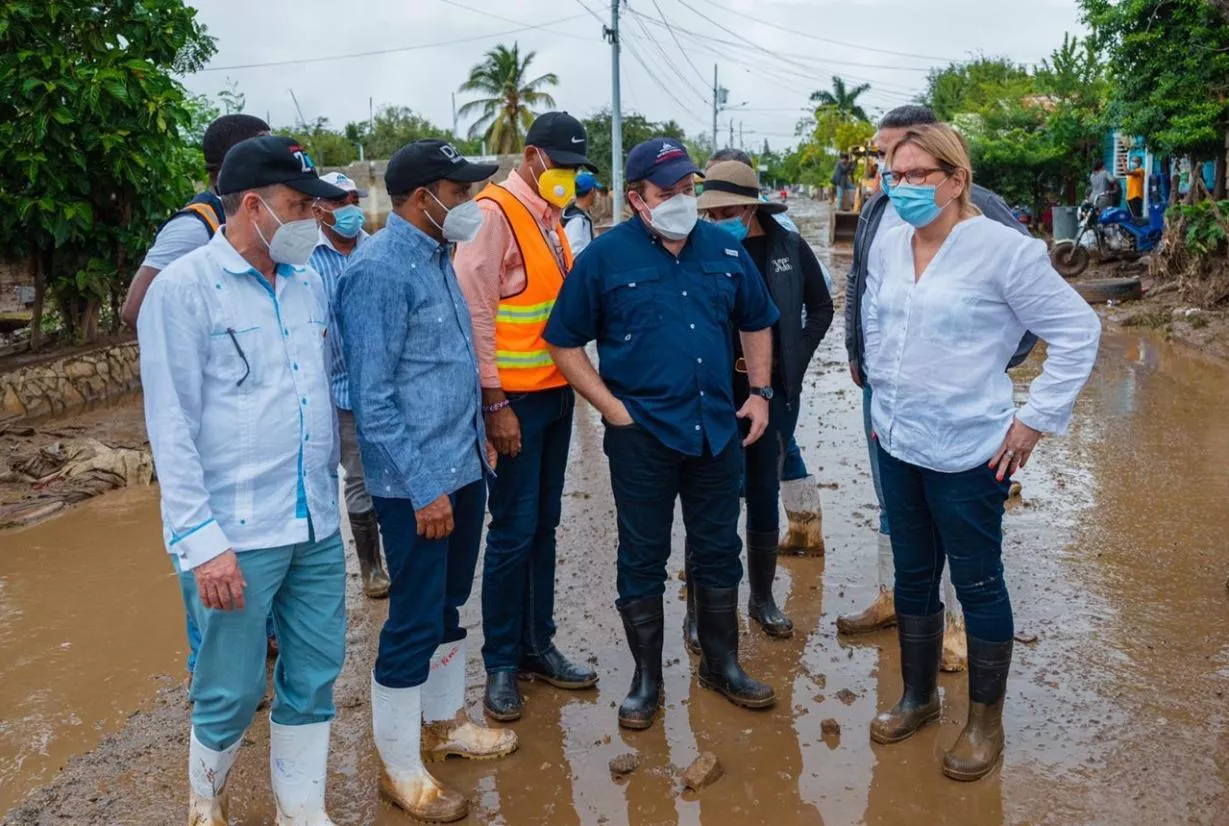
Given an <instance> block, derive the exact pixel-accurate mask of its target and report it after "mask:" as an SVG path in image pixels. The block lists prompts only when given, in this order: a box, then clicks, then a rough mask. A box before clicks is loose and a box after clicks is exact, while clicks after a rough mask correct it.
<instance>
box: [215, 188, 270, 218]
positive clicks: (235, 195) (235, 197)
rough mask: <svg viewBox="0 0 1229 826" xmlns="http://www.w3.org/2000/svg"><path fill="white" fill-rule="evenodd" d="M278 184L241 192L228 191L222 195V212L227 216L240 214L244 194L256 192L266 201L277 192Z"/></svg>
mask: <svg viewBox="0 0 1229 826" xmlns="http://www.w3.org/2000/svg"><path fill="white" fill-rule="evenodd" d="M278 186H279V185H278V184H270V185H269V186H261V187H256V188H255V189H244V190H242V191H240V192H228V193H226V194H225V195H222V196H220V197H221V198H222V212H223V213H224V214H225V215H226V217H227V218H230V217H231V216H233V215H237V214H239V207H240V206H241V205H242V204H243V196H244V195H246V194H248V193H249V192H255V193H256V194H257V195H259V196H260V197H261V198H262V199H263V200H264V201H265V202H266V203H267V202H268V200H269V199H270V198H272V197H273V194H274V193H275V192H277V187H278Z"/></svg>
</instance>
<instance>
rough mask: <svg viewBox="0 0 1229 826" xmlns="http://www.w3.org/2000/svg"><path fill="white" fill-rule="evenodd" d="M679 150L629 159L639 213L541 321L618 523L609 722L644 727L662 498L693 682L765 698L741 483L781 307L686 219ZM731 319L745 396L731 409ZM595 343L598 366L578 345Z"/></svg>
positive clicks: (764, 411) (715, 237) (688, 206)
mask: <svg viewBox="0 0 1229 826" xmlns="http://www.w3.org/2000/svg"><path fill="white" fill-rule="evenodd" d="M698 171H699V170H697V169H696V167H695V165H694V164H693V163H692V162H691V158H690V157H688V155H687V152H686V150H684V149H683V148H682V144H680V143H679V142H678V141H674V140H671V139H667V138H655V139H653V140H649V141H646V142H644V143H642V144H640V145H639V146H637V147H636V148H634V149H633V150H632V151H631V153H630V154H629V155H628V158H627V179H628V181H630V182H631V183H630V185H629V187H628V200H629V202H630V203H631V205H632V208H633V209H634V210H635V211H636V217H634V218H632V219H631V220H630V221H628V222H626V223H623V224H620V225H619V226H617V227H615V228H614V229H612V230H610V231H609V232H607V233H605V234H604V235H602V236H600V237H599V238H597V239H596V240H595V241H594V242H593V243H592V244H591V245H590V246H589V247H588V249H586V250H585V254H584V255H582V256H581V257H580V258H579V259H577V261H576V264H575V265H574V266H573V268H572V272H571V274H570V275H569V276H568V279H567V280H566V281H565V282H564V283H563V289H562V291H561V292H560V293H559V298H558V300H557V301H556V303H555V308H554V311H553V312H552V314H551V318H550V322H549V324H548V325H547V328H546V340H547V342H548V343H549V344H550V345H551V355H552V356H553V357H554V359H555V364H557V365H558V366H559V369H560V370H561V371H563V374H564V376H566V377H567V379H568V381H569V382H570V383H571V385H572V387H573V388H575V390H576V392H578V393H580V394H581V395H582V396H584V397H585V398H586V399H588V400H589V401H590V402H591V403H592V404H593V405H594V407H596V408H597V409H598V410H600V411H601V412H602V415H603V417H604V419H605V421H606V436H605V449H606V455H607V456H608V457H609V459H610V482H611V487H612V488H613V490H614V496H615V505H616V507H617V508H618V521H619V579H618V588H619V603H618V605H619V612H620V613H621V614H622V615H623V627H624V631H625V632H626V634H627V640H628V644H629V645H630V646H631V649H632V654H633V656H634V657H635V660H636V671H635V677H634V678H633V681H632V687H631V691H630V692H629V694H628V697H627V699H626V700H625V701H624V703H623V705H622V707H620V709H619V723H620V725H623V726H625V727H627V728H639V729H643V728H648V727H649V726H650V725H652V723H653V718H654V717H655V716H656V714H657V709H658V706H659V704H660V696H661V667H662V664H661V651H662V634H663V631H662V625H663V618H662V594H663V593H664V592H665V580H666V562H667V561H668V560H669V558H670V532H671V526H672V524H673V521H674V502H675V499H681V500H682V504H683V522H684V524H685V525H686V528H687V543H688V546H689V547H690V548H691V550H692V552H693V562H694V566H693V570H692V573H693V580H694V581H692V582H688V583H687V587H688V588H694V589H695V590H696V607H697V625H698V627H699V637H700V648H701V655H700V668H699V678H700V684H701V685H703V686H704V687H706V688H710V689H713V690H716V691H719V692H721V693H722V694H724V695H725V696H726V697H727V698H729V699H730V700H731V701H732V702H734V703H735V704H737V705H741V706H746V707H748V708H763V707H766V706H770V705H772V704H773V702H775V700H776V695H775V693H774V692H773V689H772V687H771V686H767V685H764V684H763V683H760V682H757V681H756V680H753V679H751V678H750V677H748V676H747V675H746V674H745V673H744V672H743V670H742V668H741V667H740V666H739V664H738V609H737V599H738V583H739V581H740V580H741V579H742V565H741V564H740V562H739V554H740V553H741V551H742V540H741V539H740V537H739V535H738V509H739V504H738V489H739V481H740V477H741V474H742V451H741V450H740V439H739V419H745V420H747V422H748V424H749V429H748V433H747V437H746V439H745V440H743V441H742V444H751V443H752V442H754V441H755V440H756V439H758V438H759V437H760V436H761V435H762V434H763V433H764V430H765V428H766V427H767V425H768V401H769V399H771V398H772V388H771V387H769V386H768V385H769V383H770V382H771V376H772V330H771V327H772V325H773V324H774V323H776V321H777V319H778V317H779V314H778V312H777V308H776V307H775V306H774V305H773V303H772V300H771V299H770V298H769V297H768V290H767V289H766V288H765V286H764V281H763V279H762V278H761V277H760V274H759V272H758V271H757V270H756V268H755V264H753V263H752V261H751V258H750V257H749V256H748V255H747V253H746V251H745V250H744V249H743V248H742V245H741V244H738V243H735V242H733V239H732V237H731V236H730V234H729V233H728V232H726V231H725V230H723V229H721V228H720V227H717V226H715V225H713V224H711V223H707V222H705V223H699V224H697V223H696V198H695V185H694V184H693V177H692V176H693V175H695V174H696V173H697V172H698ZM735 329H737V330H738V331H739V333H740V337H741V341H742V345H743V353H744V358H745V359H746V362H747V372H748V377H749V380H750V383H751V385H752V387H751V395H750V398H749V399H748V400H747V402H746V404H745V405H744V406H743V407H742V409H741V410H736V409H735V406H734V387H733V380H732V377H733V375H734V352H733V351H734V347H733V334H734V331H735ZM595 339H596V340H597V348H598V355H599V357H600V361H601V375H600V376H599V375H598V373H597V372H596V371H595V370H594V369H593V364H592V362H590V361H589V357H588V356H587V355H586V354H585V351H584V346H585V345H586V344H588V343H589V342H590V341H593V340H595Z"/></svg>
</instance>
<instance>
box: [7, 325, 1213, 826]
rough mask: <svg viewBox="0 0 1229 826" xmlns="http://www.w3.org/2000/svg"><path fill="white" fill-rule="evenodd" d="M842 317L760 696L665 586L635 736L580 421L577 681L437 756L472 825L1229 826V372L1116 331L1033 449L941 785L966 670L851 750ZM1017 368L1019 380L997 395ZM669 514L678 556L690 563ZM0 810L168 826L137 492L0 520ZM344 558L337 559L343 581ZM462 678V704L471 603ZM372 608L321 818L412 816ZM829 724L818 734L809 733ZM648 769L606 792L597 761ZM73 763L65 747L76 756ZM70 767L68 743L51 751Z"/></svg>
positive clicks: (815, 394) (175, 776)
mask: <svg viewBox="0 0 1229 826" xmlns="http://www.w3.org/2000/svg"><path fill="white" fill-rule="evenodd" d="M840 342H841V334H840V329H839V322H838V324H837V325H836V326H835V327H834V329H833V331H832V333H831V334H830V335H829V338H828V340H827V341H825V343H824V344H823V346H822V348H821V351H820V353H819V354H818V356H817V358H816V361H815V363H814V365H813V367H812V372H811V378H810V384H811V387H810V389H809V391H808V397H807V401H806V405H807V407H806V409H805V411H804V416H803V419H802V421H801V422H800V433H799V441H800V444H801V445H802V447H803V451H804V453H805V456H806V458H807V461H808V463H809V465H810V467H811V470H812V472H814V473H816V474H817V475H818V477H819V481H820V482H821V484H823V485H824V486H825V487H824V489H823V491H822V493H823V495H824V511H825V521H824V530H825V536H826V540H827V545H828V556H827V558H825V559H784V560H782V565H781V569H780V575H779V577H778V580H777V593H778V598H779V599H780V601H781V602H782V605H783V607H784V608H785V610H786V611H787V612H788V613H789V614H790V615H791V616H792V618H793V620H794V623H795V626H796V628H797V633H796V634H795V636H794V638H793V639H791V640H786V641H770V640H768V639H766V638H765V637H764V636H763V635H762V634H760V633H759V632H758V630H753V629H752V628H750V627H746V626H745V627H744V632H745V633H744V635H743V638H742V645H743V652H744V655H743V659H744V664H745V665H746V666H747V668H748V670H749V671H751V672H752V673H754V674H755V675H756V676H759V677H761V678H764V679H767V680H769V681H770V682H772V683H773V684H774V685H775V687H776V689H777V692H778V695H779V697H780V702H779V704H778V705H777V707H776V708H774V709H772V710H769V711H766V712H751V711H744V710H739V709H735V708H734V707H732V706H730V705H729V704H728V703H726V702H725V701H724V700H721V699H719V698H718V697H716V696H714V695H713V694H711V693H709V692H706V691H704V690H702V689H700V687H699V685H698V683H697V682H696V681H695V679H694V677H693V670H694V662H693V661H692V660H691V658H690V657H689V656H688V655H687V653H686V652H685V650H684V648H683V645H682V637H681V633H680V631H679V629H680V628H681V625H682V617H683V609H684V603H683V601H682V600H681V599H676V598H675V597H676V596H677V595H678V594H679V592H680V588H681V583H679V582H677V581H672V582H671V583H670V585H669V588H668V592H667V596H668V599H667V604H666V605H667V614H668V616H667V635H666V651H665V657H666V661H667V667H666V692H667V706H666V709H665V713H664V715H662V717H661V718H659V722H658V723H656V724H655V725H654V727H653V728H652V729H650V730H649V731H646V732H639V733H630V732H622V731H620V730H619V729H618V727H617V724H616V721H615V706H617V704H618V702H619V701H620V700H621V699H622V697H623V695H624V692H625V690H626V687H627V684H628V681H629V679H630V677H631V660H630V656H629V655H628V653H627V651H626V645H625V643H624V640H623V632H622V628H621V625H620V623H619V619H618V616H617V614H616V612H615V611H614V608H613V603H614V599H615V592H614V572H615V569H614V556H615V533H614V505H613V502H612V500H611V496H610V490H609V483H608V478H607V474H606V466H605V459H604V457H603V456H602V450H601V435H602V430H601V425H600V423H599V422H598V419H597V417H596V415H594V414H593V412H592V411H591V410H590V409H589V408H588V407H587V406H585V405H581V406H580V407H579V408H578V415H577V421H576V428H575V433H574V439H573V453H572V464H571V470H570V473H569V477H568V485H567V492H566V498H565V500H564V503H565V504H564V520H563V525H562V527H561V530H560V570H559V584H560V587H559V592H558V602H559V607H558V620H559V629H560V630H559V636H558V639H557V642H558V644H559V645H560V647H562V648H563V649H564V650H566V651H567V652H568V653H569V654H571V655H575V656H580V657H592V658H594V661H595V663H596V668H597V669H598V671H599V673H600V674H601V682H600V684H599V686H598V688H597V690H595V691H591V692H580V693H569V692H563V691H558V690H555V689H553V688H550V687H546V686H543V685H541V684H522V686H523V691H524V693H525V695H526V696H527V698H528V699H527V703H526V713H525V717H524V719H523V720H521V721H520V722H518V723H515V724H513V727H514V728H515V729H516V730H517V731H518V732H519V733H520V736H521V749H520V751H519V752H517V753H516V754H515V755H513V756H512V757H511V758H509V759H507V760H504V761H499V762H491V763H463V762H458V761H453V762H449V763H448V764H446V765H443V766H439V767H438V768H437V770H436V771H437V773H438V776H440V777H441V778H442V779H444V780H445V781H446V782H448V783H450V784H451V785H453V786H454V787H456V788H459V789H461V790H463V791H464V792H466V793H467V794H468V795H469V796H470V797H471V799H472V800H473V801H474V803H475V805H474V806H473V808H472V810H471V814H470V817H469V820H468V821H467V822H469V823H474V824H479V823H481V824H488V823H489V824H508V826H520V825H521V824H564V825H565V826H567V825H569V824H585V825H586V826H591V825H594V824H611V826H616V825H617V824H627V825H628V826H640V825H641V824H699V825H700V826H734V824H738V826H754V824H777V825H778V826H780V825H781V824H827V825H828V826H842V825H844V824H859V823H866V824H938V823H951V824H978V825H979V826H980V825H981V824H985V826H997V824H1114V826H1121V825H1122V824H1170V823H1173V824H1218V825H1219V824H1229V788H1227V787H1229V717H1227V709H1229V700H1226V697H1225V693H1226V691H1227V690H1229V633H1227V630H1226V629H1229V598H1227V594H1226V589H1225V580H1226V576H1229V553H1227V551H1229V430H1227V429H1226V427H1225V426H1224V424H1223V412H1224V411H1225V410H1226V409H1227V408H1229V381H1226V379H1227V378H1229V371H1227V370H1226V369H1225V368H1223V367H1221V366H1218V365H1214V364H1210V363H1204V362H1202V361H1201V360H1200V359H1199V358H1198V357H1197V356H1193V355H1191V354H1189V353H1184V352H1179V351H1177V350H1175V349H1173V348H1171V347H1169V346H1167V345H1164V344H1160V343H1156V342H1154V341H1153V340H1152V339H1149V338H1148V337H1146V336H1144V335H1136V334H1126V333H1109V334H1107V335H1106V336H1105V338H1104V342H1103V353H1102V357H1101V360H1100V363H1099V365H1098V367H1097V370H1096V373H1095V374H1094V377H1093V379H1092V381H1091V383H1090V386H1089V388H1088V390H1087V391H1086V393H1085V395H1084V398H1083V399H1082V401H1081V403H1080V405H1079V408H1078V414H1077V419H1076V422H1075V424H1074V426H1073V428H1072V430H1071V433H1070V435H1069V437H1068V438H1065V439H1053V440H1047V441H1045V442H1043V444H1042V446H1041V448H1040V449H1039V451H1038V453H1037V455H1036V457H1035V459H1034V461H1033V463H1032V464H1031V465H1030V467H1029V468H1028V470H1027V471H1026V473H1025V474H1024V476H1023V477H1022V481H1023V484H1024V496H1023V500H1022V501H1020V502H1017V503H1015V504H1014V505H1012V506H1011V508H1010V510H1009V514H1008V517H1007V545H1006V554H1005V557H1006V566H1007V575H1008V582H1009V585H1010V588H1011V592H1012V601H1013V603H1014V605H1015V608H1016V612H1017V627H1018V628H1019V629H1020V631H1021V632H1022V633H1027V634H1033V635H1036V637H1037V640H1036V642H1035V643H1032V644H1027V645H1023V644H1022V645H1019V646H1018V648H1017V651H1018V654H1017V658H1016V664H1015V667H1014V669H1013V672H1012V675H1011V679H1010V683H1009V687H1008V697H1007V707H1006V711H1005V715H1004V716H1005V725H1006V728H1007V738H1008V745H1007V751H1006V757H1005V762H1004V764H1003V766H1002V768H1001V770H999V771H996V772H995V773H993V774H992V775H991V776H990V777H989V778H987V779H985V780H983V781H981V782H978V783H974V784H958V783H954V782H952V781H948V780H946V779H945V778H944V777H943V776H942V774H941V773H940V768H939V766H940V762H941V760H942V753H943V750H944V749H945V748H946V747H947V746H948V745H950V743H951V742H952V741H953V740H954V739H955V737H956V735H957V733H958V732H959V727H960V725H961V724H962V722H963V715H964V710H965V699H964V693H965V678H964V676H963V675H943V676H942V678H941V687H942V691H943V695H944V697H943V699H944V712H943V718H942V724H941V725H938V726H933V727H930V728H928V729H926V730H925V731H924V732H923V733H921V734H919V735H918V736H917V737H915V738H914V739H913V740H911V741H908V742H906V743H903V744H899V745H895V746H877V745H876V746H872V745H871V744H870V742H869V739H868V736H867V724H868V723H869V721H870V719H871V717H872V716H873V715H874V714H875V713H876V711H877V710H879V709H882V708H886V707H887V706H889V705H891V704H892V702H894V701H895V699H896V697H897V696H898V694H897V692H898V691H899V678H898V676H897V675H898V657H897V652H896V646H895V637H894V632H893V631H886V632H883V633H880V634H877V635H874V636H872V637H869V638H863V639H860V640H858V641H857V642H856V644H850V643H848V642H846V641H843V640H840V639H838V637H837V635H836V630H835V618H836V615H837V614H839V613H842V612H845V611H848V610H849V609H851V608H853V607H854V606H860V605H861V604H862V603H863V602H864V601H865V600H867V598H868V597H869V595H870V593H871V590H872V588H873V578H874V575H875V574H874V572H875V558H874V548H875V535H874V532H873V529H872V527H871V524H872V518H873V516H874V505H873V503H874V498H873V492H872V490H871V484H870V480H869V477H868V474H867V473H866V470H865V456H864V446H863V441H862V436H861V419H860V407H859V396H858V394H857V392H856V391H855V390H854V389H853V388H852V386H851V385H850V383H849V380H848V377H847V372H846V368H845V363H844V358H843V355H844V351H843V348H842V346H841V343H840ZM1036 369H1037V365H1036V362H1035V361H1034V362H1033V363H1030V365H1028V366H1026V367H1025V368H1024V369H1023V370H1022V371H1020V375H1018V376H1017V380H1018V382H1019V383H1018V385H1017V386H1018V389H1019V391H1020V392H1021V393H1023V391H1024V387H1025V385H1024V382H1026V381H1027V380H1028V379H1029V378H1030V377H1031V376H1032V375H1034V374H1035V371H1036ZM682 539H683V537H682V534H681V526H680V525H679V524H678V523H677V521H676V542H675V548H676V558H675V559H674V560H673V563H674V564H673V565H672V570H677V569H678V568H681V566H682V559H681V553H682ZM0 548H2V551H0V811H5V810H8V809H11V811H9V813H8V815H7V816H6V817H5V819H4V823H6V824H13V826H18V825H19V824H20V826H44V825H45V824H64V823H72V824H83V825H91V826H92V825H94V824H97V825H98V826H101V825H102V824H173V823H181V822H182V821H183V812H184V809H185V800H186V777H185V775H186V772H185V763H186V751H187V746H186V737H187V730H188V723H187V712H188V708H187V704H186V703H185V701H184V697H183V693H182V689H181V687H180V685H179V681H180V678H181V671H182V662H183V654H184V647H185V646H184V641H183V632H182V614H181V610H180V608H179V605H178V597H177V593H176V590H175V585H174V580H173V577H172V575H171V573H170V566H169V564H168V563H167V561H166V557H165V553H164V552H163V550H162V548H161V545H160V541H159V526H158V508H157V501H156V492H155V491H153V490H149V491H133V492H126V493H120V494H111V495H107V496H104V497H102V498H100V499H97V500H94V501H92V502H90V503H87V504H85V505H83V506H81V507H79V508H77V509H75V510H73V511H72V512H70V513H68V514H66V515H64V516H63V517H60V518H58V519H55V520H53V521H51V522H48V523H46V524H43V525H40V526H36V527H33V528H28V529H24V530H20V531H16V532H8V533H4V534H0ZM352 573H356V572H352ZM480 587H481V583H478V584H477V585H476V586H475V591H474V597H473V598H472V599H471V601H470V604H469V605H468V606H467V609H466V612H465V615H464V617H465V621H466V623H467V625H468V626H469V627H470V628H471V629H472V635H471V639H472V642H471V645H470V651H471V652H473V654H472V656H471V660H472V662H471V664H470V674H469V685H470V692H469V698H470V704H471V712H472V713H480V698H481V686H482V674H481V670H480V666H479V665H478V663H479V659H478V657H477V651H478V648H479V646H480V642H481V627H480V622H479V611H478V593H479V588H480ZM384 611H385V607H384V605H383V604H381V603H372V602H368V601H366V600H364V599H363V598H362V597H361V596H360V595H359V592H358V587H357V579H356V578H355V577H354V576H352V578H351V592H350V623H349V631H348V634H349V647H348V659H347V662H346V668H345V671H344V673H343V676H342V678H341V680H340V681H339V683H338V685H337V699H338V706H339V714H338V719H337V722H336V724H335V726H334V729H333V749H332V755H331V761H330V765H331V769H332V776H331V778H330V787H329V803H330V806H329V808H330V811H331V813H332V815H333V818H334V819H335V820H336V821H337V823H338V824H342V825H343V826H353V825H354V824H381V826H385V825H388V826H391V824H402V823H408V822H409V821H408V819H407V818H405V816H404V815H402V814H400V813H399V812H397V811H395V810H393V809H390V808H388V807H386V806H383V805H381V804H380V803H379V802H378V800H377V793H376V789H377V771H378V770H377V765H376V760H375V754H374V750H373V746H372V742H371V735H370V724H369V708H368V699H367V692H368V679H369V676H368V675H369V671H370V668H371V665H372V662H373V660H374V655H375V646H376V640H377V630H378V628H379V624H380V622H381V621H382V618H383V614H384ZM828 718H831V719H834V720H836V721H837V722H838V723H839V725H840V728H841V732H840V734H839V736H835V737H834V736H828V737H826V738H825V737H824V736H822V734H821V723H822V721H824V720H825V719H828ZM702 751H712V752H713V753H715V754H716V755H717V756H718V757H719V759H720V760H721V762H722V763H723V764H724V767H725V771H726V774H725V777H723V778H722V779H721V780H719V781H718V782H717V783H716V785H714V786H712V787H710V788H708V789H706V790H704V791H703V792H701V793H700V794H699V795H695V794H692V793H685V794H684V793H680V787H681V784H680V782H679V781H678V780H677V778H676V774H677V772H678V770H680V769H681V768H683V767H685V766H687V765H688V764H689V763H690V762H691V761H692V760H693V759H694V758H695V757H696V755H697V754H698V753H699V752H702ZM629 752H632V753H635V754H637V755H638V756H639V758H640V768H639V769H638V770H637V771H636V772H635V773H634V774H632V775H631V776H630V778H628V779H626V780H614V779H612V777H611V774H610V771H609V768H608V764H609V761H610V760H611V759H612V758H614V757H616V756H619V755H622V754H625V753H629ZM74 755H76V756H74ZM70 758H71V759H70ZM267 767H268V757H267V719H266V718H265V717H264V714H263V713H262V714H261V715H260V716H259V717H258V720H257V722H256V723H255V724H254V725H253V727H252V728H251V730H250V731H249V732H248V735H247V738H246V744H245V747H244V748H243V749H242V751H241V753H240V757H239V760H238V763H237V765H236V769H235V772H234V773H233V774H232V776H231V781H230V784H231V785H230V788H231V791H232V817H233V819H234V821H233V822H234V823H237V824H243V826H256V825H257V824H271V823H272V822H273V816H274V807H273V802H272V799H271V797H270V794H269V791H268V788H269V783H268V768H267Z"/></svg>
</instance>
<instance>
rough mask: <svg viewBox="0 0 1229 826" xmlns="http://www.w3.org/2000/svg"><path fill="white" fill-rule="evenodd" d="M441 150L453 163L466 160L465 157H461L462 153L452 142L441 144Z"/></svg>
mask: <svg viewBox="0 0 1229 826" xmlns="http://www.w3.org/2000/svg"><path fill="white" fill-rule="evenodd" d="M440 152H442V153H444V157H445V158H447V159H448V160H450V161H452V162H453V163H461V161H463V160H464V158H462V157H461V153H460V152H458V151H457V150H456V148H455V147H453V145H452V144H450V143H445V144H441V145H440Z"/></svg>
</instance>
